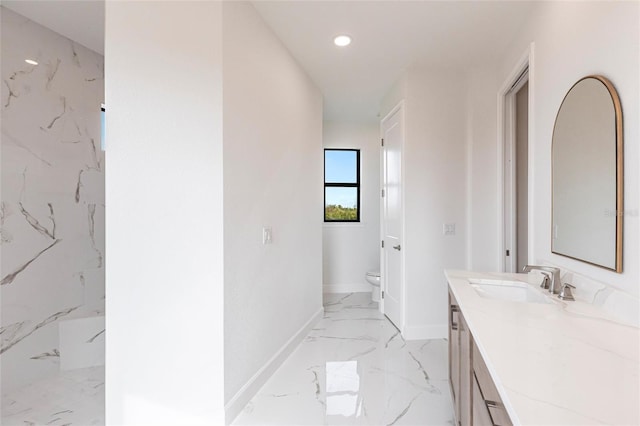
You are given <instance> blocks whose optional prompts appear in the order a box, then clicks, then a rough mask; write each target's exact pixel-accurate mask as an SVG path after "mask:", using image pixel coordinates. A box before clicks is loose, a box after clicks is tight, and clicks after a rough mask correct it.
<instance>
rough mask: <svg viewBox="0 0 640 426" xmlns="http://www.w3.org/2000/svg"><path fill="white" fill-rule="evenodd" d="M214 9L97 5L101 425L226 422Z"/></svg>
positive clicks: (217, 22) (205, 5)
mask: <svg viewBox="0 0 640 426" xmlns="http://www.w3.org/2000/svg"><path fill="white" fill-rule="evenodd" d="M221 20H222V5H221V3H219V2H107V4H106V41H105V47H106V49H105V56H107V57H108V58H109V59H108V61H107V62H106V105H107V108H108V114H107V126H106V128H107V141H108V142H107V165H108V166H107V178H106V184H107V190H106V199H107V230H108V232H107V244H106V245H107V295H108V296H107V361H106V380H107V386H106V416H107V423H108V424H117V425H128V424H130V425H133V424H135V425H144V424H146V425H160V424H168V425H175V424H185V425H186V424H222V423H223V422H224V410H223V405H224V402H223V398H224V395H223V386H224V385H223V384H224V379H223V376H224V371H223V301H224V296H223V282H224V281H223V216H222V215H223V211H222V199H223V187H222V178H223V174H222V173H223V172H222V22H221Z"/></svg>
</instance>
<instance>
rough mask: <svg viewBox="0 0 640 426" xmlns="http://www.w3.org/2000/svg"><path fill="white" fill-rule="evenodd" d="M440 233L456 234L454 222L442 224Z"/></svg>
mask: <svg viewBox="0 0 640 426" xmlns="http://www.w3.org/2000/svg"><path fill="white" fill-rule="evenodd" d="M442 235H456V224H455V223H444V224H442Z"/></svg>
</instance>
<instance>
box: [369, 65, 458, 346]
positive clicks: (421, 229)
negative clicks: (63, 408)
mask: <svg viewBox="0 0 640 426" xmlns="http://www.w3.org/2000/svg"><path fill="white" fill-rule="evenodd" d="M403 94H404V100H405V144H404V153H403V155H404V163H403V166H404V183H403V184H404V196H405V209H404V210H405V211H404V217H405V235H404V242H403V247H404V248H405V249H404V250H403V251H404V253H405V300H406V305H405V310H406V312H405V329H404V330H403V334H405V337H407V338H409V339H417V338H440V337H445V336H446V333H447V331H446V330H447V315H446V311H447V284H446V280H445V278H444V274H443V271H444V270H445V269H450V268H452V269H455V268H458V269H460V268H463V267H464V266H465V264H466V204H465V200H466V173H467V171H466V167H465V166H466V149H465V145H466V133H465V123H466V97H465V96H466V92H465V82H464V76H463V75H462V74H460V73H457V72H455V71H452V70H436V69H425V68H421V67H416V66H414V67H411V68H409V70H408V71H407V73H406V75H405V76H404V77H403V79H401V80H400V81H399V82H398V83H397V84H396V86H394V88H393V89H392V90H391V91H390V93H389V95H388V96H387V99H385V100H384V101H383V103H382V105H383V107H382V108H383V109H382V114H381V116H383V117H384V116H385V115H386V114H387V113H388V111H389V109H390V108H391V107H392V106H393V104H394V103H395V102H396V101H397V100H399V98H401V97H402V96H403ZM445 223H455V224H456V235H454V236H445V235H443V232H442V229H443V224H445Z"/></svg>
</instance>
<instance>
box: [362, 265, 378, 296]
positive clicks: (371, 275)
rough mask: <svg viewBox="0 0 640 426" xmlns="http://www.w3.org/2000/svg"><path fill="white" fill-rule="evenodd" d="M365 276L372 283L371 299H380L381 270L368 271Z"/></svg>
mask: <svg viewBox="0 0 640 426" xmlns="http://www.w3.org/2000/svg"><path fill="white" fill-rule="evenodd" d="M365 278H366V280H367V282H368V283H369V284H371V300H373V301H374V302H379V301H380V272H379V271H371V272H367V274H366V275H365Z"/></svg>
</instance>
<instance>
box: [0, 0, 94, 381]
mask: <svg viewBox="0 0 640 426" xmlns="http://www.w3.org/2000/svg"><path fill="white" fill-rule="evenodd" d="M0 12H1V15H2V16H1V19H2V27H1V35H2V46H1V56H2V64H1V76H2V90H1V99H0V101H1V103H2V109H1V116H0V118H1V126H0V127H1V149H0V166H1V167H0V168H1V188H2V189H1V191H2V192H1V193H0V198H1V204H0V225H1V229H0V234H1V240H2V243H1V245H0V255H1V262H0V277H1V278H0V279H1V280H2V281H1V285H0V307H1V312H0V327H1V328H0V340H1V345H0V368H1V374H2V375H1V379H2V380H1V385H2V391H3V392H6V391H9V390H11V389H14V388H16V387H19V386H22V385H26V384H29V383H32V382H34V381H36V380H38V379H41V378H44V377H47V376H50V375H53V374H55V373H56V372H57V371H58V370H59V368H60V339H59V332H58V328H59V324H60V322H61V321H65V320H68V319H72V318H82V317H90V316H102V315H104V296H105V289H104V262H105V260H104V228H105V218H104V153H103V152H102V151H101V149H100V136H101V132H100V129H101V128H100V126H101V124H100V105H101V103H102V102H103V101H104V59H103V57H102V56H101V55H99V54H98V53H95V52H93V51H91V50H89V49H87V48H85V47H83V46H81V45H78V44H76V43H74V42H72V41H71V40H69V39H67V38H65V37H63V36H61V35H59V34H57V33H55V32H53V31H51V30H49V29H47V28H45V27H42V26H41V25H39V24H36V23H34V22H32V21H30V20H28V19H27V18H24V17H22V16H21V15H18V14H16V13H14V12H12V11H10V10H7V9H6V8H0ZM25 59H34V60H36V61H37V62H38V63H39V65H35V66H34V65H29V64H27V63H25ZM94 334H95V333H94ZM91 339H93V340H91ZM100 341H102V342H101V344H104V333H102V332H101V333H98V334H97V335H96V336H88V337H87V344H93V343H94V342H95V343H100Z"/></svg>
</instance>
